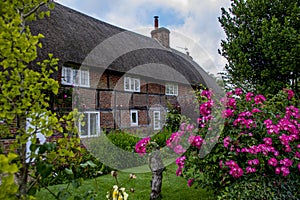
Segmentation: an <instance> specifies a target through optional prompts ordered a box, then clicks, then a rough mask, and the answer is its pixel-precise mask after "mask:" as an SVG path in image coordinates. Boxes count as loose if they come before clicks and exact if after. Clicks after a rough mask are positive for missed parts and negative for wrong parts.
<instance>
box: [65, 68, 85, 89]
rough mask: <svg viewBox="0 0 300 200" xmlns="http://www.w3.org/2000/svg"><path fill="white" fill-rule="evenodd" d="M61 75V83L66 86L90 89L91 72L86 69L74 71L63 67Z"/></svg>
mask: <svg viewBox="0 0 300 200" xmlns="http://www.w3.org/2000/svg"><path fill="white" fill-rule="evenodd" d="M61 74H62V78H61V83H62V84H64V85H74V86H81V87H90V72H89V70H88V69H86V68H80V69H73V68H70V67H65V66H63V67H62V73H61Z"/></svg>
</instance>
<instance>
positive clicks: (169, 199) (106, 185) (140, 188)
mask: <svg viewBox="0 0 300 200" xmlns="http://www.w3.org/2000/svg"><path fill="white" fill-rule="evenodd" d="M175 171H176V165H175V164H172V165H170V166H168V167H167V170H166V171H165V172H164V173H163V184H162V199H166V200H194V199H195V200H197V199H212V194H211V193H209V192H207V191H205V190H203V189H195V188H190V187H188V186H187V182H186V180H185V179H183V178H182V177H177V176H176V174H175ZM136 176H137V178H136V179H131V180H130V181H129V182H127V181H128V178H129V173H125V172H118V181H119V183H121V184H124V185H123V186H124V187H125V188H126V191H127V193H128V194H129V198H128V199H129V200H140V199H143V200H145V199H149V198H150V180H151V173H140V174H136ZM114 184H115V180H114V179H113V177H112V176H111V175H110V174H108V175H103V176H100V177H98V178H96V179H90V180H85V181H84V182H83V184H82V186H80V187H79V188H77V189H75V190H73V188H72V187H71V186H70V187H69V188H70V191H71V193H72V194H77V195H78V194H79V195H83V194H85V193H86V192H87V191H89V190H94V191H97V198H96V199H100V200H105V199H106V197H105V196H106V192H107V191H109V190H110V189H111V187H112V186H113V185H114ZM66 187H67V185H65V184H63V185H55V186H51V187H49V189H50V190H51V191H53V192H54V193H55V194H57V193H58V192H59V191H60V190H61V189H62V188H66ZM130 188H134V189H135V192H134V193H130V192H129V189H130ZM36 198H37V199H47V200H52V199H53V200H54V199H55V198H54V197H53V196H52V195H51V194H50V193H49V192H48V191H47V190H46V189H42V190H40V191H39V192H38V193H37V194H36Z"/></svg>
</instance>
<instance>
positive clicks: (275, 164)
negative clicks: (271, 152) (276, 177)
mask: <svg viewBox="0 0 300 200" xmlns="http://www.w3.org/2000/svg"><path fill="white" fill-rule="evenodd" d="M268 164H269V165H270V166H273V167H276V166H277V164H278V162H277V160H276V158H270V159H269V160H268Z"/></svg>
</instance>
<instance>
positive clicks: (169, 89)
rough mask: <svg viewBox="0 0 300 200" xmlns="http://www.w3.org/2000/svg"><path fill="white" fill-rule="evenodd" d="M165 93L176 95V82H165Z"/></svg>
mask: <svg viewBox="0 0 300 200" xmlns="http://www.w3.org/2000/svg"><path fill="white" fill-rule="evenodd" d="M166 95H174V96H177V95H178V84H176V83H166Z"/></svg>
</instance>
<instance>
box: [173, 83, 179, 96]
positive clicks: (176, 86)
mask: <svg viewBox="0 0 300 200" xmlns="http://www.w3.org/2000/svg"><path fill="white" fill-rule="evenodd" d="M174 94H175V95H178V85H177V84H174Z"/></svg>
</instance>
